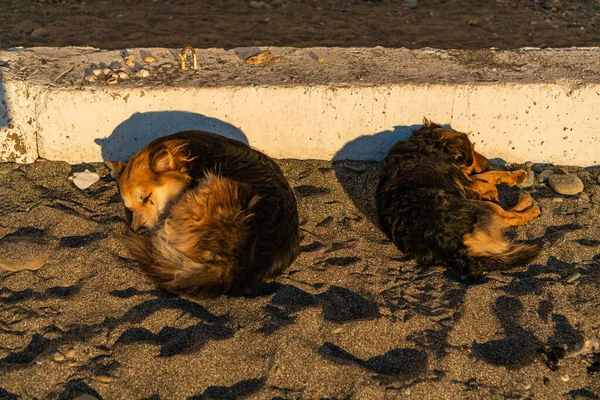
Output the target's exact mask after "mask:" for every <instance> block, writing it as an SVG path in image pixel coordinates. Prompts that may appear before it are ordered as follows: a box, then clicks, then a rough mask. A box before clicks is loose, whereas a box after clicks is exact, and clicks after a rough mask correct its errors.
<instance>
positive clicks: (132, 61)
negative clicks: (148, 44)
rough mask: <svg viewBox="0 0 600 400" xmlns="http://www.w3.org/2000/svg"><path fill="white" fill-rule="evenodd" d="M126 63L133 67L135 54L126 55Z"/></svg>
mask: <svg viewBox="0 0 600 400" xmlns="http://www.w3.org/2000/svg"><path fill="white" fill-rule="evenodd" d="M125 64H127V65H128V66H130V67H133V66H134V65H135V57H134V56H127V57H125Z"/></svg>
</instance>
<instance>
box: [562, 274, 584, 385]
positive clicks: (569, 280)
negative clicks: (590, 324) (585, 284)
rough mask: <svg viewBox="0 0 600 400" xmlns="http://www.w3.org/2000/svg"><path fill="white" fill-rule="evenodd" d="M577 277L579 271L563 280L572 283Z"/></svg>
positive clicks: (578, 276) (579, 275)
mask: <svg viewBox="0 0 600 400" xmlns="http://www.w3.org/2000/svg"><path fill="white" fill-rule="evenodd" d="M579 278H581V274H580V273H579V272H575V273H574V274H572V275H569V276H568V277H567V279H565V282H567V283H573V282H575V281H576V280H577V279H579ZM565 382H566V381H565Z"/></svg>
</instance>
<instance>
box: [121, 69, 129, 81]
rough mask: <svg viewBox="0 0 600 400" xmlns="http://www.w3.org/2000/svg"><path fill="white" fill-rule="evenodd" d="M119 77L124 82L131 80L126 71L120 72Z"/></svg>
mask: <svg viewBox="0 0 600 400" xmlns="http://www.w3.org/2000/svg"><path fill="white" fill-rule="evenodd" d="M118 75H119V79H122V80H125V79H129V75H127V72H125V71H119V73H118Z"/></svg>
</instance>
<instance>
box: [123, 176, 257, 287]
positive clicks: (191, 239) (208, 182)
mask: <svg viewBox="0 0 600 400" xmlns="http://www.w3.org/2000/svg"><path fill="white" fill-rule="evenodd" d="M259 200H260V198H259V196H256V195H255V196H253V195H252V194H251V193H250V190H249V189H248V187H247V186H246V185H245V184H243V183H238V182H234V181H231V180H229V179H226V178H224V177H221V176H218V175H213V174H208V175H207V177H206V178H205V180H204V181H203V182H202V183H200V184H199V185H198V187H196V188H195V189H192V190H189V191H188V192H186V193H184V194H183V195H182V196H181V197H180V198H179V199H178V200H177V201H176V203H175V204H173V205H172V206H171V208H170V210H169V215H168V217H167V218H166V219H165V220H164V222H163V223H162V224H161V225H160V226H158V227H157V228H156V229H155V230H154V231H152V232H151V233H149V234H144V235H137V234H135V233H131V234H129V235H128V240H127V244H128V248H129V251H130V252H131V254H132V255H133V256H134V257H135V258H136V259H137V260H138V261H140V262H142V263H143V264H145V265H146V269H147V272H148V274H149V275H150V276H151V277H152V278H153V279H154V281H155V282H156V283H157V284H158V285H159V286H161V287H163V288H165V289H167V290H169V291H172V292H175V293H179V294H184V295H190V296H198V297H213V296H218V295H221V294H224V293H227V292H230V291H234V290H235V289H236V288H235V287H233V286H234V284H236V282H240V281H243V282H245V281H246V280H245V279H244V278H243V277H242V278H240V277H239V276H238V275H239V274H240V272H241V271H242V270H243V269H244V267H243V265H240V263H244V262H251V258H252V246H251V244H252V243H251V232H250V221H251V220H252V218H253V213H252V207H253V206H254V205H255V204H256V203H257V202H258V201H259ZM245 283H251V282H245Z"/></svg>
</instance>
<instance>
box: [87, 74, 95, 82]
mask: <svg viewBox="0 0 600 400" xmlns="http://www.w3.org/2000/svg"><path fill="white" fill-rule="evenodd" d="M83 79H85V80H86V81H88V82H96V81H97V80H98V77H97V76H96V75H94V74H91V75H86V76H85V77H84V78H83Z"/></svg>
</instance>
